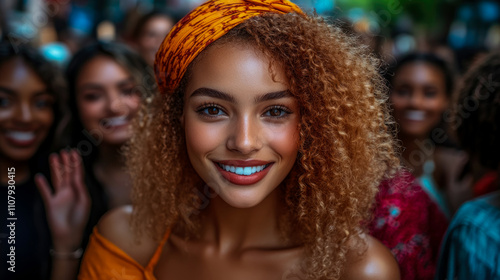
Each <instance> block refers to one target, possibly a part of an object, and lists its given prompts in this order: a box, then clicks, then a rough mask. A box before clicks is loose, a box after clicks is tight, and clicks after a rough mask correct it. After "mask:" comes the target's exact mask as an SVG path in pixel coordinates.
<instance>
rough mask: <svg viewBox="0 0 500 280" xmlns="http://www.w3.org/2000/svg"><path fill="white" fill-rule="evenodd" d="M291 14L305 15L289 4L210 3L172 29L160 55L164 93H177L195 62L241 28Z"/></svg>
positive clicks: (258, 0) (254, 0)
mask: <svg viewBox="0 0 500 280" xmlns="http://www.w3.org/2000/svg"><path fill="white" fill-rule="evenodd" d="M291 12H296V13H300V14H303V12H302V11H301V10H300V8H299V7H298V6H297V5H295V4H293V3H292V2H290V1H288V0H210V1H207V2H206V3H204V4H202V5H201V6H199V7H198V8H196V9H194V10H193V11H192V12H190V13H189V14H188V15H186V16H185V17H184V18H183V19H181V20H180V21H179V22H178V23H177V24H176V25H175V26H174V28H172V30H171V31H170V33H169V34H168V35H167V37H165V39H164V40H163V43H162V44H161V46H160V48H159V50H158V52H157V53H156V60H155V74H156V80H157V82H158V86H159V88H160V92H161V93H166V94H171V93H173V91H174V90H175V89H176V88H177V86H179V83H180V81H181V79H182V77H183V76H184V73H185V72H186V69H187V67H188V65H189V64H190V63H191V61H193V59H194V58H195V57H196V56H197V55H198V54H199V53H200V52H202V51H203V50H204V49H205V48H206V47H207V46H208V45H210V43H212V42H213V41H215V40H217V39H218V38H220V37H222V36H223V35H224V34H226V33H227V32H228V31H229V30H231V29H232V28H234V27H235V26H237V25H238V24H240V23H242V22H244V21H245V20H247V19H249V18H251V17H254V16H258V15H262V14H265V13H279V14H286V13H291Z"/></svg>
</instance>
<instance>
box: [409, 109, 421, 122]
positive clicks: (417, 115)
mask: <svg viewBox="0 0 500 280" xmlns="http://www.w3.org/2000/svg"><path fill="white" fill-rule="evenodd" d="M405 117H406V118H407V119H409V120H412V121H423V120H424V118H425V112H424V111H417V110H412V111H406V113H405Z"/></svg>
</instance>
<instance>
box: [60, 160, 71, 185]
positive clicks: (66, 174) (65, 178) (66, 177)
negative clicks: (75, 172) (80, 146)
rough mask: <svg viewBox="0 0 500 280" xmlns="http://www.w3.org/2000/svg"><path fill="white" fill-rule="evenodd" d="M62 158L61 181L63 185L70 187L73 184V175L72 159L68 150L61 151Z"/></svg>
mask: <svg viewBox="0 0 500 280" xmlns="http://www.w3.org/2000/svg"><path fill="white" fill-rule="evenodd" d="M61 159H62V168H61V169H62V172H63V174H62V177H61V178H62V181H61V186H62V187H68V186H70V184H71V179H70V178H71V176H72V172H71V171H72V170H71V159H70V155H69V152H68V151H62V152H61Z"/></svg>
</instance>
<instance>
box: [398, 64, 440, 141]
mask: <svg viewBox="0 0 500 280" xmlns="http://www.w3.org/2000/svg"><path fill="white" fill-rule="evenodd" d="M391 103H392V106H393V109H394V111H393V114H394V118H395V119H396V121H397V122H398V123H399V126H400V133H402V134H404V135H406V136H409V137H416V138H421V137H427V136H428V135H429V133H430V132H431V130H432V129H433V128H434V127H436V125H438V124H439V122H440V120H441V116H442V114H443V112H444V110H446V108H447V106H448V98H447V95H446V83H445V77H444V74H443V73H442V72H441V71H440V70H439V69H438V68H437V67H435V66H433V65H431V64H428V63H425V62H411V63H408V64H406V65H404V66H402V67H401V68H400V69H399V70H398V71H397V72H396V75H395V76H394V78H393V83H392V93H391Z"/></svg>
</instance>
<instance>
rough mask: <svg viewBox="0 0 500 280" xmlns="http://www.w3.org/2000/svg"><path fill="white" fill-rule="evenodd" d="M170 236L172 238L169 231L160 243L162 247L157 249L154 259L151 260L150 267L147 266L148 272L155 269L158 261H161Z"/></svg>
mask: <svg viewBox="0 0 500 280" xmlns="http://www.w3.org/2000/svg"><path fill="white" fill-rule="evenodd" d="M169 236H170V229H168V230H167V231H166V232H165V235H163V238H162V240H161V242H160V245H159V246H158V248H156V251H155V253H154V255H153V257H152V258H151V260H150V261H149V263H148V265H147V266H146V270H151V271H152V270H153V269H154V267H155V266H156V264H157V263H158V260H159V259H160V256H161V253H162V251H163V247H164V246H165V242H167V240H168V237H169Z"/></svg>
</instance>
